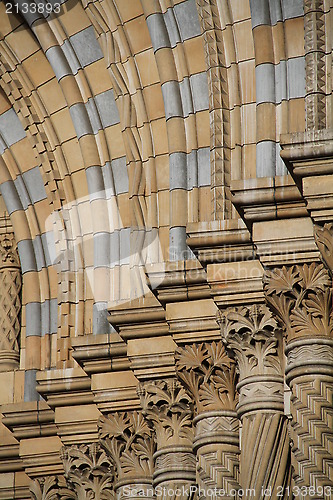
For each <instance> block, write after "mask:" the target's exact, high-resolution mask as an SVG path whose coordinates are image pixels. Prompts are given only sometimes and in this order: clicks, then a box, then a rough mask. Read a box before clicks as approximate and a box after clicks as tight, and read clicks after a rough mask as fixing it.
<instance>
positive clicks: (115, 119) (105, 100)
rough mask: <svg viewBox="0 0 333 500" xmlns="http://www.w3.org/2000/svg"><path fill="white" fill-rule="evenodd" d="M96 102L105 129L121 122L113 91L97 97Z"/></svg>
mask: <svg viewBox="0 0 333 500" xmlns="http://www.w3.org/2000/svg"><path fill="white" fill-rule="evenodd" d="M95 102H96V104H97V108H98V112H99V116H100V118H101V121H102V125H103V127H104V128H105V127H110V126H111V125H115V124H116V123H119V122H120V118H119V111H118V107H117V104H116V101H115V98H114V93H113V90H107V91H106V92H103V93H102V94H98V95H97V96H95Z"/></svg>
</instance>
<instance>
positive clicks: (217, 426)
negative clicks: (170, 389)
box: [176, 342, 240, 499]
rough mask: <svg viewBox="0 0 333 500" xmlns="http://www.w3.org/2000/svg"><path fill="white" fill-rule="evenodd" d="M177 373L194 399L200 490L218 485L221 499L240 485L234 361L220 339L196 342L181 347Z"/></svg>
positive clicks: (206, 490)
mask: <svg viewBox="0 0 333 500" xmlns="http://www.w3.org/2000/svg"><path fill="white" fill-rule="evenodd" d="M176 367H177V376H178V378H179V380H180V381H181V383H182V384H183V385H184V387H185V388H186V390H187V391H188V392H189V394H190V395H191V397H192V398H193V400H194V402H195V415H196V416H195V418H194V420H193V423H194V425H195V437H194V441H193V448H194V451H195V453H196V457H197V483H198V486H199V492H200V491H202V492H206V496H205V497H203V496H200V494H199V496H198V498H206V497H207V499H208V498H209V499H210V498H211V496H209V495H208V493H207V492H209V491H212V489H214V488H216V489H217V490H219V491H224V492H225V495H223V496H220V497H219V498H221V499H222V498H227V497H228V496H229V497H230V495H231V492H232V490H233V491H235V490H238V489H239V488H240V486H239V483H238V476H239V454H240V450H239V421H238V418H237V414H236V409H235V406H236V400H237V395H236V373H235V362H234V361H233V360H232V359H230V358H229V357H228V356H227V354H226V352H225V349H224V347H223V345H222V343H221V342H212V343H197V344H193V345H186V346H185V347H183V348H178V350H177V352H176Z"/></svg>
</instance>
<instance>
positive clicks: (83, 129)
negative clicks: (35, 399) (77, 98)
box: [69, 102, 93, 139]
mask: <svg viewBox="0 0 333 500" xmlns="http://www.w3.org/2000/svg"><path fill="white" fill-rule="evenodd" d="M69 112H70V114H71V117H72V121H73V124H74V128H75V132H76V135H77V137H78V139H80V137H83V136H84V135H88V134H92V133H93V130H92V127H91V123H90V120H89V117H88V113H87V110H86V107H85V105H84V104H83V103H82V102H79V103H78V104H73V106H71V107H70V108H69Z"/></svg>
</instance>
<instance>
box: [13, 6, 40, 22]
mask: <svg viewBox="0 0 333 500" xmlns="http://www.w3.org/2000/svg"><path fill="white" fill-rule="evenodd" d="M15 3H16V4H18V7H19V10H20V14H21V16H22V17H23V19H25V21H26V22H27V24H28V25H29V26H30V27H31V26H32V25H33V23H34V22H36V21H38V20H39V19H43V14H42V13H39V12H32V9H27V8H26V7H27V6H26V3H27V2H25V1H24V0H16V1H15Z"/></svg>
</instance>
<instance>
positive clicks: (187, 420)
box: [138, 379, 195, 500]
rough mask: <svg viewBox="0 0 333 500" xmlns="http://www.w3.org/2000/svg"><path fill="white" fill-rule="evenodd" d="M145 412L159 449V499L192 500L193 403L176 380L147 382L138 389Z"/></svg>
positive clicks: (156, 470)
mask: <svg viewBox="0 0 333 500" xmlns="http://www.w3.org/2000/svg"><path fill="white" fill-rule="evenodd" d="M138 394H139V397H140V401H141V406H142V409H143V411H142V413H143V415H144V416H145V418H146V419H147V420H148V421H149V422H151V425H152V426H153V428H154V430H155V433H156V443H157V450H156V452H155V454H154V460H155V471H154V475H153V479H154V486H155V487H156V488H157V489H156V491H157V494H156V498H158V499H162V498H163V499H169V498H170V499H171V498H174V497H173V496H172V494H171V493H172V492H175V491H178V492H179V496H177V499H178V498H179V500H181V499H183V500H185V499H188V498H190V496H189V495H190V493H189V491H190V490H189V488H190V486H191V485H193V484H194V483H195V456H194V454H193V452H192V448H193V425H192V416H193V403H192V400H191V398H190V396H189V395H188V394H187V393H186V391H185V389H184V388H183V387H182V385H181V384H180V382H178V381H177V380H174V379H170V380H167V381H162V380H157V381H152V382H145V383H143V384H140V385H139V387H138Z"/></svg>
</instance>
